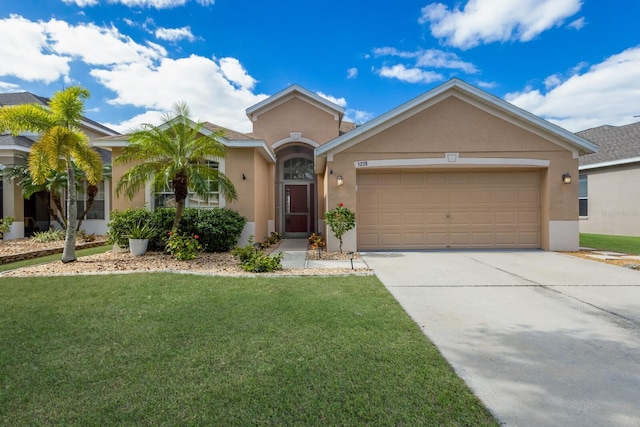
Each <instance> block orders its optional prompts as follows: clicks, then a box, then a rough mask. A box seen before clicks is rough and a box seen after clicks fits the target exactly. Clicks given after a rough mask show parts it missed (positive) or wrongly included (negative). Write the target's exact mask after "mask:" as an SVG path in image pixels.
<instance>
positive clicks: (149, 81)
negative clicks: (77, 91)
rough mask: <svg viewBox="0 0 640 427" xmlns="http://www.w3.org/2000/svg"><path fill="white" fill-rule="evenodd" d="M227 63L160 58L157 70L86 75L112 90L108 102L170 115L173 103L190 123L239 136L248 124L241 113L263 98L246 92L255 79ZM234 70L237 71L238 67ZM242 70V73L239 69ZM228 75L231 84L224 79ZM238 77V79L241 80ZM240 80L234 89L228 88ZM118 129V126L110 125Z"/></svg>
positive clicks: (137, 66)
mask: <svg viewBox="0 0 640 427" xmlns="http://www.w3.org/2000/svg"><path fill="white" fill-rule="evenodd" d="M234 61H237V60H234V59H233V58H224V64H225V67H227V70H226V71H224V70H223V69H222V66H223V60H220V62H219V63H218V62H216V60H215V59H208V58H204V57H201V56H196V55H191V56H190V57H188V58H179V59H171V58H164V59H162V61H161V62H160V64H159V65H158V66H149V65H145V64H142V63H131V64H122V65H118V66H115V67H112V68H111V69H94V70H92V71H91V75H92V76H93V77H94V78H96V79H97V80H98V82H99V83H101V84H102V85H104V86H105V87H107V88H109V89H111V90H112V91H114V92H115V93H116V94H117V96H116V97H115V98H114V99H112V100H110V101H109V103H111V104H114V105H133V106H136V107H140V108H144V109H149V110H156V111H170V110H171V108H172V106H173V104H174V103H175V102H177V101H184V102H186V103H187V104H188V105H189V107H190V108H191V111H192V113H193V116H194V118H197V119H200V120H206V121H210V122H212V123H215V124H218V125H222V126H225V127H229V128H231V129H234V130H238V131H241V132H250V131H251V122H250V121H249V120H248V119H247V117H246V115H245V112H244V111H245V109H246V108H247V107H248V106H251V105H254V104H256V103H258V102H260V101H262V100H263V99H265V98H266V95H256V94H254V93H252V92H251V91H250V90H249V89H250V87H249V86H248V84H249V82H250V81H253V82H255V80H254V79H253V78H252V77H251V76H249V75H248V74H246V71H245V72H244V74H240V75H233V73H231V72H230V71H229V68H231V69H234V70H235V71H237V70H238V69H239V68H241V66H240V64H239V62H238V63H237V66H236V65H233V66H232V67H229V64H233V63H234ZM238 67H239V68H238ZM242 70H244V69H242ZM231 75H233V79H235V80H231V79H230V76H231ZM243 75H244V77H242V76H243ZM238 80H244V81H243V82H242V84H241V85H240V87H238V86H237V85H236V84H234V83H238ZM115 127H116V128H120V126H119V125H116V126H115Z"/></svg>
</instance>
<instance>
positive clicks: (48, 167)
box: [0, 86, 102, 262]
mask: <svg viewBox="0 0 640 427" xmlns="http://www.w3.org/2000/svg"><path fill="white" fill-rule="evenodd" d="M88 97H89V91H88V90H87V89H84V88H81V87H80V86H71V87H69V88H67V89H64V90H62V91H59V92H56V93H55V94H54V95H53V97H52V98H51V102H50V103H49V108H46V107H44V106H42V105H39V104H24V105H11V106H5V107H2V108H0V131H4V130H9V131H11V133H13V134H14V135H17V134H19V133H20V132H25V131H29V132H37V133H39V134H40V139H38V141H36V142H35V143H34V144H33V146H32V147H31V152H30V153H29V172H30V174H31V177H32V179H33V183H34V184H35V185H42V184H44V183H45V182H46V181H47V179H48V178H49V177H50V176H51V174H52V172H64V171H66V174H67V191H68V201H67V218H68V226H67V232H66V236H65V244H64V250H63V252H62V262H72V261H75V260H76V226H77V222H78V206H77V203H76V201H77V188H76V169H75V168H74V165H75V166H76V167H77V168H78V169H80V170H82V171H83V172H84V173H85V175H86V179H87V181H89V182H90V183H92V184H94V185H95V184H97V183H98V182H100V181H101V180H102V160H101V159H100V155H99V154H98V153H97V152H96V151H95V150H94V149H92V148H91V147H90V146H89V143H88V141H89V138H88V137H87V135H86V134H84V133H83V132H82V131H80V121H81V120H82V117H83V113H84V100H86V99H87V98H88Z"/></svg>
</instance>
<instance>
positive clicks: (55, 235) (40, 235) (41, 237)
mask: <svg viewBox="0 0 640 427" xmlns="http://www.w3.org/2000/svg"><path fill="white" fill-rule="evenodd" d="M65 237H66V232H65V231H64V230H62V229H60V230H54V229H53V228H50V229H48V230H47V231H36V232H35V233H33V237H32V239H33V241H34V242H38V243H47V242H57V241H60V240H64V239H65Z"/></svg>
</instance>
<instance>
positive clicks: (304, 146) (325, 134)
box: [96, 79, 596, 251]
mask: <svg viewBox="0 0 640 427" xmlns="http://www.w3.org/2000/svg"><path fill="white" fill-rule="evenodd" d="M246 113H247V116H248V117H249V119H250V120H251V122H252V124H253V132H252V133H251V134H250V135H247V134H241V133H238V132H233V131H230V130H226V137H225V138H223V139H222V140H221V142H222V143H223V144H224V145H225V146H226V147H227V157H226V158H225V159H210V160H211V161H213V162H215V163H212V166H214V167H218V168H219V169H220V170H222V171H224V173H225V174H226V175H227V176H228V177H229V178H230V179H231V180H232V181H233V182H234V184H235V185H236V189H237V191H238V200H237V201H235V202H233V203H231V202H226V201H225V200H224V199H223V198H221V197H220V198H213V203H212V204H211V206H226V207H229V208H232V209H236V210H238V212H240V214H242V215H244V216H245V217H246V218H247V220H248V223H247V226H246V228H245V231H244V233H243V236H242V242H245V241H246V239H247V238H248V236H249V235H254V236H255V238H256V240H262V239H263V238H264V237H265V236H267V235H268V234H269V233H270V232H271V231H279V232H281V233H282V234H283V235H284V236H285V237H298V238H300V237H307V236H308V235H309V234H310V233H311V232H314V231H320V232H322V233H323V234H325V235H326V236H327V240H328V244H329V249H330V250H336V249H337V241H336V240H335V238H333V236H332V235H331V233H330V232H329V231H328V230H327V229H326V227H325V224H324V220H323V216H324V212H326V211H327V210H329V209H331V208H333V207H335V206H336V205H337V204H338V203H343V204H344V205H345V207H347V208H349V209H352V210H353V211H355V213H356V222H357V226H356V229H354V230H352V231H350V232H349V233H347V234H346V235H345V236H344V245H343V248H344V249H345V250H361V251H363V250H394V249H430V248H438V249H441V248H542V249H546V250H575V249H577V248H578V215H577V212H578V185H577V176H578V156H579V155H581V154H588V153H593V152H594V151H595V150H596V146H595V145H594V144H592V143H590V142H588V141H586V140H584V139H582V138H580V137H578V136H576V135H575V134H573V133H571V132H568V131H566V130H564V129H562V128H559V127H557V126H555V125H553V124H551V123H549V122H547V121H545V120H542V119H540V118H539V117H536V116H534V115H533V114H530V113H528V112H526V111H524V110H521V109H519V108H517V107H515V106H513V105H511V104H509V103H507V102H505V101H503V100H501V99H499V98H496V97H494V96H492V95H490V94H488V93H486V92H484V91H482V90H480V89H477V88H475V87H473V86H471V85H469V84H467V83H465V82H463V81H461V80H458V79H453V80H450V81H449V82H447V83H444V84H443V85H441V86H438V87H436V88H435V89H433V90H431V91H429V92H427V93H425V94H423V95H421V96H419V97H417V98H415V99H413V100H411V101H409V102H407V103H405V104H403V105H401V106H399V107H397V108H395V109H393V110H391V111H389V112H388V113H386V114H383V115H382V116H380V117H378V118H376V119H374V120H372V121H370V122H368V123H366V124H364V125H362V126H358V127H356V126H354V124H353V123H349V122H345V121H344V120H343V118H344V109H343V108H342V107H340V106H338V105H336V104H334V103H332V102H330V101H328V100H326V99H324V98H322V97H320V96H318V95H316V94H314V93H312V92H310V91H308V90H306V89H304V88H302V87H300V86H297V85H293V86H291V87H288V88H287V89H285V90H283V91H281V92H279V93H277V94H275V95H273V96H271V97H269V98H267V99H265V100H263V101H262V102H260V103H258V104H256V105H254V106H252V107H249V108H248V109H247V110H246ZM217 128H218V127H216V126H214V125H209V129H210V130H214V129H217ZM126 144H127V141H126V136H121V137H110V138H104V139H102V140H99V141H97V142H96V145H98V146H100V147H103V148H107V149H110V150H112V155H113V156H117V155H118V154H119V153H120V152H121V149H122V147H124V146H125V145H126ZM124 169H125V168H124V167H122V166H117V168H114V170H113V179H114V182H117V180H118V179H119V177H120V176H122V174H123V171H124ZM565 174H570V175H571V176H572V177H574V180H573V182H572V183H571V184H570V185H566V184H563V175H565ZM148 193H149V194H139V195H138V197H136V198H135V199H134V200H133V201H129V200H126V199H124V198H117V197H116V196H115V195H112V197H113V208H114V209H125V208H126V207H129V206H132V205H133V206H140V207H142V206H145V205H146V206H149V207H150V208H156V207H158V206H162V205H163V203H164V204H166V202H167V201H170V200H168V199H167V197H165V195H163V194H150V192H148ZM200 203H201V202H199V201H195V204H196V205H200V206H201V204H200ZM189 204H191V200H189V201H188V205H189ZM201 207H202V206H201ZM207 207H209V206H207Z"/></svg>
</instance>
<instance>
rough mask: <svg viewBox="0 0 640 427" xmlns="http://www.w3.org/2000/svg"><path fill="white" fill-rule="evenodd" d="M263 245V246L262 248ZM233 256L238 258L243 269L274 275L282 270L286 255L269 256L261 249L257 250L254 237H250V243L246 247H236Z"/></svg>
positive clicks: (280, 253) (279, 253) (232, 252)
mask: <svg viewBox="0 0 640 427" xmlns="http://www.w3.org/2000/svg"><path fill="white" fill-rule="evenodd" d="M262 246H263V245H262V244H261V245H260V247H262ZM231 254H232V255H233V256H234V257H236V258H238V260H239V261H240V264H242V269H243V270H244V271H250V272H253V273H272V272H274V271H276V270H282V258H284V254H283V253H282V252H278V254H276V255H267V254H265V253H264V251H263V250H261V249H256V246H255V245H254V243H253V236H249V243H248V244H246V245H244V246H236V247H235V248H233V250H232V251H231Z"/></svg>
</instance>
